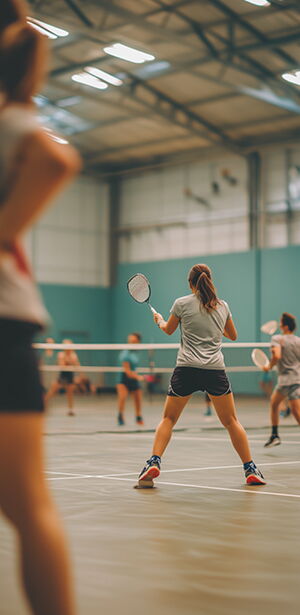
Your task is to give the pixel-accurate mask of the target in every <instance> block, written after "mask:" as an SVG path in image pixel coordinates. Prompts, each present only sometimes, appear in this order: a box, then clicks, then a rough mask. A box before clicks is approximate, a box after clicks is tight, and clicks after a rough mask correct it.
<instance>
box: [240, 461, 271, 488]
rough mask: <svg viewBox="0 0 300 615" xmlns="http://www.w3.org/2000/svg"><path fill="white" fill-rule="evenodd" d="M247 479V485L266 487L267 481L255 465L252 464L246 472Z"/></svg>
mask: <svg viewBox="0 0 300 615" xmlns="http://www.w3.org/2000/svg"><path fill="white" fill-rule="evenodd" d="M245 478H246V483H247V485H265V484H266V481H265V479H264V477H263V475H262V473H261V472H260V470H259V469H258V468H257V467H256V465H255V463H251V464H250V466H249V468H247V470H245Z"/></svg>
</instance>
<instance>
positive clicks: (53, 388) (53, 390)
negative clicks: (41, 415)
mask: <svg viewBox="0 0 300 615" xmlns="http://www.w3.org/2000/svg"><path fill="white" fill-rule="evenodd" d="M59 389H60V384H59V382H57V380H55V382H52V384H51V385H50V388H49V389H48V391H47V393H46V395H45V397H44V401H45V404H46V405H47V404H48V401H49V400H50V399H51V397H54V395H56V393H57V391H58V390H59Z"/></svg>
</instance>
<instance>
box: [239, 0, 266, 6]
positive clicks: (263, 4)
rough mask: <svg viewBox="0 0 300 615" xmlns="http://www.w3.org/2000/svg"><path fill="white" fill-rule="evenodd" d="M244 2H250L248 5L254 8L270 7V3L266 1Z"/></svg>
mask: <svg viewBox="0 0 300 615" xmlns="http://www.w3.org/2000/svg"><path fill="white" fill-rule="evenodd" d="M245 2H250V4H255V6H270V4H271V3H270V2H268V0H245Z"/></svg>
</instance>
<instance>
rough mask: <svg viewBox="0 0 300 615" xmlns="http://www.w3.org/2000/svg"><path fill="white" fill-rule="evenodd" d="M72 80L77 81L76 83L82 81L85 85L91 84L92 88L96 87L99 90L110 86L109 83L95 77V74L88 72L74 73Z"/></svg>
mask: <svg viewBox="0 0 300 615" xmlns="http://www.w3.org/2000/svg"><path fill="white" fill-rule="evenodd" d="M72 80H73V81H76V83H82V84H83V85H89V86H90V87H91V88H96V89H97V90H106V89H107V88H108V85H107V83H104V81H101V80H100V79H97V77H93V75H88V74H87V73H76V74H75V75H72Z"/></svg>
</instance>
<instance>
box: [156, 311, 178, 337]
mask: <svg viewBox="0 0 300 615" xmlns="http://www.w3.org/2000/svg"><path fill="white" fill-rule="evenodd" d="M153 319H154V322H156V324H157V325H158V326H159V328H160V329H161V330H162V331H163V332H164V333H166V334H167V335H172V333H174V331H176V329H177V327H178V325H179V318H177V317H176V316H174V314H171V315H170V317H169V320H168V321H165V320H164V319H163V317H162V315H161V314H159V313H158V312H155V314H153Z"/></svg>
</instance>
